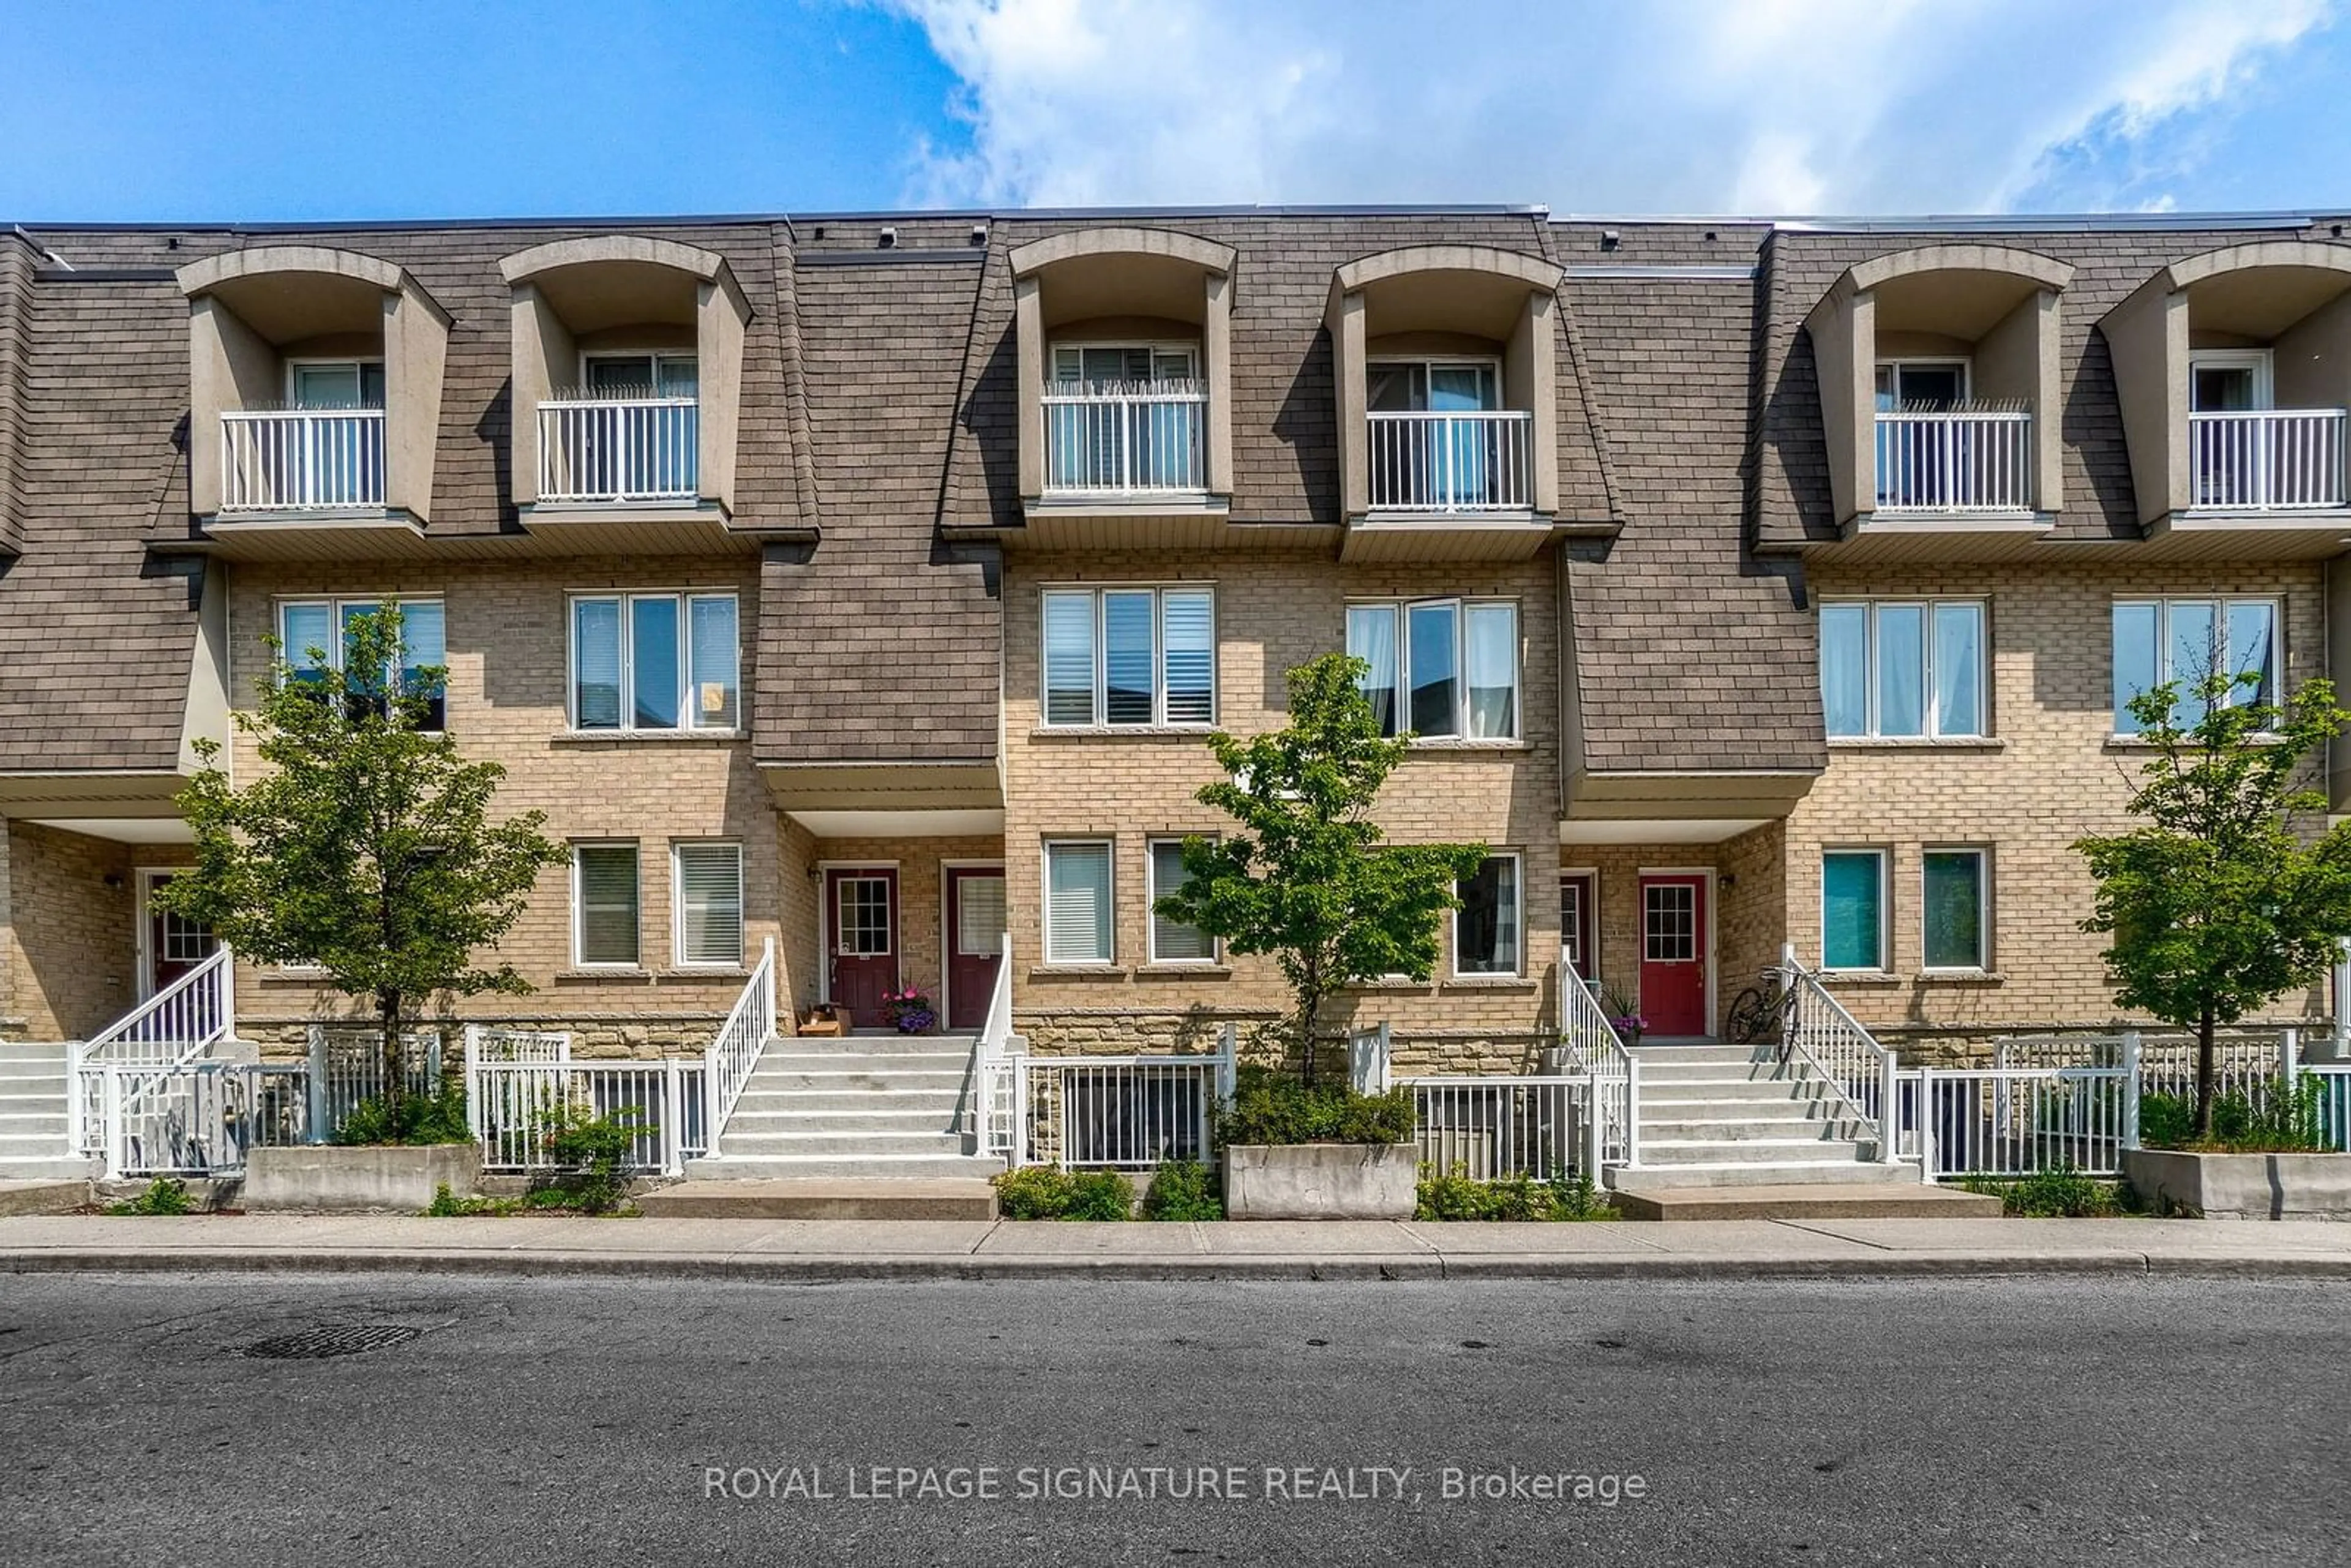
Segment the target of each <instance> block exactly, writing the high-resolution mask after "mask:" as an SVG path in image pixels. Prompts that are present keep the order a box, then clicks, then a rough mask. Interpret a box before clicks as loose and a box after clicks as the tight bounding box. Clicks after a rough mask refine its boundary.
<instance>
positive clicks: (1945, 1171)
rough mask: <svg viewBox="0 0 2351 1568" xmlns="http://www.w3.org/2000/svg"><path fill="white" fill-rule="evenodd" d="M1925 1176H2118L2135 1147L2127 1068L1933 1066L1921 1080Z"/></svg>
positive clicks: (2134, 1104) (2134, 1102)
mask: <svg viewBox="0 0 2351 1568" xmlns="http://www.w3.org/2000/svg"><path fill="white" fill-rule="evenodd" d="M1922 1083H1923V1090H1922V1092H1923V1093H1924V1095H1925V1104H1924V1106H1923V1122H1922V1125H1921V1129H1920V1130H1921V1134H1922V1137H1923V1139H1924V1141H1925V1148H1924V1153H1925V1155H1926V1174H1927V1175H1928V1176H1930V1177H1935V1176H2030V1175H2032V1174H2034V1173H2035V1172H2040V1171H2049V1170H2057V1169H2071V1170H2075V1171H2079V1172H2081V1173H2083V1174H2084V1175H2086V1176H2116V1175H2119V1174H2120V1173H2121V1170H2122V1152H2123V1150H2124V1149H2126V1148H2129V1147H2133V1146H2135V1145H2136V1144H2137V1125H2136V1116H2137V1094H2136V1093H2135V1092H2134V1090H2133V1085H2132V1082H2131V1076H2130V1072H2129V1071H2128V1069H2127V1068H2125V1067H2119V1066H2117V1067H2071V1068H2067V1067H2035V1068H2014V1069H2010V1070H2007V1071H2001V1070H1998V1069H1991V1068H1973V1069H1964V1070H1954V1071H1944V1070H1941V1069H1937V1070H1935V1071H1929V1072H1927V1073H1925V1074H1924V1075H1923V1078H1922Z"/></svg>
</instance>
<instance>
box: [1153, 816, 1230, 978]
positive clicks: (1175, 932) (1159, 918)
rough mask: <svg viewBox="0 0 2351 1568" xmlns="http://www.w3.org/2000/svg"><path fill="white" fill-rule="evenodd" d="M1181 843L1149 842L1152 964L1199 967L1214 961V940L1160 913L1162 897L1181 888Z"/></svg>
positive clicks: (1182, 853)
mask: <svg viewBox="0 0 2351 1568" xmlns="http://www.w3.org/2000/svg"><path fill="white" fill-rule="evenodd" d="M1189 875H1190V873H1187V872H1186V871H1185V869H1184V841H1183V840H1181V839H1154V840H1152V841H1151V906H1152V908H1151V961H1152V962H1153V963H1155V964H1199V963H1207V962H1210V961H1212V960H1213V959H1215V957H1216V956H1217V941H1216V938H1215V937H1213V936H1209V935H1208V934H1207V932H1205V931H1203V930H1201V929H1200V928H1199V927H1198V926H1196V925H1184V924H1183V923H1182V922H1180V921H1175V920H1170V919H1168V918H1167V917H1166V916H1165V915H1162V914H1160V913H1159V900H1160V898H1161V896H1162V895H1163V894H1170V893H1173V892H1175V890H1176V889H1177V888H1179V887H1181V886H1183V885H1184V883H1185V882H1186V880H1187V879H1188V877H1189Z"/></svg>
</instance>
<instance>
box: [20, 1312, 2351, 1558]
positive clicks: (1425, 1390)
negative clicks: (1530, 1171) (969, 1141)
mask: <svg viewBox="0 0 2351 1568" xmlns="http://www.w3.org/2000/svg"><path fill="white" fill-rule="evenodd" d="M355 1328H356V1329H383V1330H389V1331H402V1330H415V1331H419V1332H417V1333H414V1334H413V1336H412V1337H407V1338H405V1339H403V1340H401V1341H400V1342H399V1343H386V1344H382V1345H381V1346H380V1347H378V1348H374V1349H370V1350H366V1351H363V1352H359V1353H356V1354H340V1355H336V1356H332V1357H328V1358H323V1359H275V1358H267V1357H262V1356H257V1355H254V1354H249V1351H250V1348H251V1347H253V1346H255V1345H256V1344H259V1343H263V1342H266V1341H269V1340H272V1339H280V1338H283V1337H285V1336H289V1335H301V1334H305V1333H311V1332H312V1331H319V1330H325V1331H331V1332H333V1333H340V1332H341V1331H345V1330H350V1329H355ZM381 1337H384V1338H392V1337H393V1335H392V1334H391V1333H386V1334H385V1335H383V1336H381ZM2346 1411H2351V1290H2346V1289H2345V1288H2344V1287H2342V1286H2340V1285H2326V1284H2314V1283H2300V1282H2290V1281H2278V1282H2270V1283H2260V1284H2254V1283H2244V1284H2238V1283H2231V1282H2226V1281H2194V1280H2170V1281H2148V1280H2127V1279H2114V1280H2107V1279H2073V1280H2061V1279H2044V1280H2007V1281H2000V1280H1993V1281H1948V1282H1945V1281H1839V1282H1828V1283H1819V1284H1810V1283H1774V1282H1701V1281H1676V1282H1662V1281H1627V1282H1622V1283H1617V1282H1593V1281H1559V1282H1546V1281H1496V1282H1492V1283H1468V1282H1453V1283H1444V1284H1395V1283H1390V1284H1370V1283H1364V1284H1321V1285H1316V1284H1221V1285H1211V1284H1197V1285H1194V1284H1109V1283H1089V1282H1083V1281H1051V1282H1040V1283H1035V1284H1027V1283H1022V1284H1003V1283H998V1284H953V1283H943V1282H942V1283H924V1284H906V1285H896V1286H891V1285H819V1286H789V1287H777V1286H750V1285H732V1284H719V1283H680V1282H674V1281H609V1282H608V1281H587V1282H583V1281H573V1280H553V1279H550V1280H494V1279H479V1278H468V1279H444V1278H434V1277H419V1278H415V1279H404V1278H402V1279H387V1278H384V1277H382V1276H372V1277H366V1278H345V1279H335V1278H294V1277H277V1276H257V1275H209V1276H193V1275H192V1276H168V1275H166V1276H141V1277H137V1278H130V1277H105V1276H79V1277H75V1276H58V1277H41V1276H28V1275H17V1276H9V1275H0V1562H5V1563H28V1564H30V1563H38V1564H44V1565H61V1564H68V1563H204V1564H224V1565H230V1568H243V1565H246V1564H260V1563H305V1564H322V1563H398V1564H401V1565H402V1568H437V1565H439V1564H444V1563H448V1564H456V1563H467V1564H472V1563H481V1564H492V1565H495V1568H521V1565H524V1564H530V1563H598V1564H618V1563H649V1564H669V1563H986V1564H989V1565H990V1568H1026V1565H1028V1564H1031V1563H1087V1564H1111V1563H1184V1564H1192V1563H1285V1564H1286V1563H1311V1564H1339V1563H1505V1562H1507V1563H1563V1564H1575V1563H1693V1564H1718V1563H1724V1564H1728V1563H1809V1564H1838V1565H1842V1564H1847V1563H1880V1562H1883V1563H1895V1562H1899V1563H2130V1564H2134V1565H2141V1564H2155V1563H2195V1564H2199V1565H2204V1564H2222V1563H2280V1564H2283V1563H2342V1562H2345V1561H2351V1518H2346V1511H2345V1510H2344V1508H2343V1507H2342V1502H2341V1500H2342V1495H2343V1489H2344V1484H2345V1483H2344V1480H2343V1475H2344V1464H2343V1459H2342V1448H2343V1432H2344V1426H2345V1418H2346ZM1512 1466H1515V1467H1517V1469H1518V1471H1519V1472H1520V1475H1519V1480H1518V1488H1517V1490H1518V1492H1519V1493H1520V1495H1515V1496H1514V1495H1511V1492H1512V1486H1511V1481H1510V1467H1512ZM1088 1467H1092V1473H1091V1474H1090V1473H1089V1470H1088ZM876 1468H879V1469H881V1470H882V1471H883V1474H882V1475H880V1476H877V1475H876V1474H875V1470H876ZM1448 1469H1452V1470H1457V1471H1459V1472H1462V1473H1463V1474H1462V1477H1461V1478H1460V1479H1458V1481H1457V1482H1456V1483H1455V1484H1454V1486H1453V1487H1452V1488H1450V1489H1448V1487H1447V1475H1446V1472H1447V1470H1448ZM926 1470H927V1471H929V1472H930V1473H929V1475H928V1476H927V1477H926V1476H925V1471H926ZM1203 1471H1207V1472H1208V1473H1207V1474H1206V1475H1204V1474H1203ZM1400 1471H1408V1472H1409V1473H1408V1474H1405V1475H1401V1476H1399V1475H1398V1474H1397V1473H1396V1472H1400ZM1333 1472H1335V1473H1333ZM1489 1474H1491V1475H1499V1477H1500V1478H1501V1479H1499V1481H1494V1482H1481V1481H1478V1480H1474V1479H1469V1478H1470V1477H1473V1476H1479V1475H1489ZM1559 1474H1567V1475H1570V1476H1580V1477H1584V1478H1591V1479H1587V1480H1586V1481H1583V1482H1581V1483H1579V1482H1577V1481H1574V1480H1570V1481H1569V1482H1567V1483H1565V1485H1564V1490H1565V1492H1566V1494H1567V1495H1565V1496H1564V1497H1552V1498H1549V1499H1546V1498H1544V1497H1541V1495H1539V1493H1540V1491H1541V1483H1538V1482H1535V1481H1532V1480H1531V1479H1530V1478H1531V1477H1532V1476H1537V1475H1541V1476H1554V1475H1559ZM714 1478H715V1479H714ZM1635 1478H1638V1483H1637V1487H1636V1484H1635ZM1554 1484H1558V1483H1554ZM1090 1488H1091V1489H1093V1490H1104V1489H1107V1490H1113V1491H1116V1490H1122V1489H1123V1490H1125V1491H1126V1493H1127V1495H1125V1496H1123V1497H1122V1496H1116V1495H1113V1496H1094V1497H1089V1496H1087V1495H1085V1494H1086V1493H1087V1491H1088V1490H1090ZM1486 1488H1491V1489H1494V1490H1499V1491H1500V1492H1501V1493H1502V1494H1503V1495H1501V1496H1499V1497H1489V1496H1481V1495H1478V1493H1479V1491H1480V1490H1483V1489H1486ZM1580 1488H1581V1489H1582V1495H1581V1496H1579V1495H1577V1494H1578V1491H1579V1489H1580ZM1448 1490H1454V1491H1456V1492H1458V1493H1461V1494H1463V1495H1458V1496H1451V1497H1448V1496H1447V1491H1448ZM958 1491H961V1492H966V1493H969V1494H973V1495H966V1496H956V1495H955V1494H956V1492H958ZM991 1491H992V1492H993V1494H994V1495H986V1494H987V1493H989V1492H991ZM1071 1491H1074V1492H1075V1493H1076V1494H1077V1495H1074V1496H1065V1495H1061V1494H1063V1493H1065V1492H1071ZM1212 1491H1213V1493H1214V1494H1215V1495H1207V1494H1209V1493H1210V1492H1212ZM1636 1491H1637V1492H1638V1494H1639V1495H1637V1496H1635V1492H1636ZM825 1493H831V1495H830V1496H826V1495H822V1494H825ZM876 1493H880V1494H883V1495H879V1496H877V1495H874V1494H876ZM1154 1493H1156V1494H1157V1495H1155V1496H1154V1495H1153V1494H1154ZM746 1494H747V1495H746ZM899 1494H912V1495H899ZM1612 1495H1613V1496H1614V1502H1613V1504H1612V1503H1610V1502H1608V1501H1606V1500H1604V1499H1605V1498H1606V1497H1608V1496H1612Z"/></svg>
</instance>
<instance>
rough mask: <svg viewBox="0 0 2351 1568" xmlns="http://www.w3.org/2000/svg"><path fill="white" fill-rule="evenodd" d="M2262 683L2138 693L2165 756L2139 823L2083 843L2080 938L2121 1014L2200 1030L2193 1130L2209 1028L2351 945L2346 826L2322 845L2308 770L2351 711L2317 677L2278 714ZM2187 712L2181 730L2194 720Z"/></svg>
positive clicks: (2147, 788)
mask: <svg viewBox="0 0 2351 1568" xmlns="http://www.w3.org/2000/svg"><path fill="white" fill-rule="evenodd" d="M2260 685H2261V683H2260V680H2259V678H2258V677H2257V676H2253V675H2231V674H2225V673H2224V674H2211V675H2207V676H2203V677H2201V678H2199V679H2196V680H2193V681H2190V682H2188V683H2186V685H2185V687H2184V695H2183V686H2182V684H2181V683H2179V682H2171V683H2168V684H2166V685H2159V686H2156V687H2153V688H2152V689H2150V690H2148V691H2147V692H2146V693H2144V694H2142V695H2140V696H2138V697H2137V699H2135V700H2134V701H2133V702H2132V703H2131V705H2130V706H2131V713H2132V714H2133V715H2134V716H2136V717H2137V720H2138V724H2139V738H2140V739H2141V740H2143V741H2145V742H2146V743H2147V745H2149V746H2151V747H2154V749H2155V757H2154V758H2153V759H2152V760H2150V761H2149V762H2148V763H2147V766H2146V767H2145V768H2143V769H2141V773H2142V776H2143V782H2142V783H2141V784H2140V785H2139V786H2138V789H2137V792H2136V793H2134V794H2133V795H2132V797H2131V802H2130V810H2131V813H2132V815H2134V816H2136V817H2137V818H2139V819H2140V820H2141V821H2140V825H2139V826H2137V827H2135V828H2133V829H2131V830H2130V831H2127V832H2122V833H2116V834H2111V835H2103V836H2094V837H2089V838H2085V839H2082V840H2080V841H2078V842H2076V843H2075V844H2074V848H2075V849H2076V850H2078V851H2080V852H2082V854H2083V855H2084V856H2085V857H2086V858H2087V860H2088V861H2089V864H2090V874H2091V875H2092V876H2093V877H2095V878H2096V879H2097V901H2096V904H2095V913H2094V914H2093V915H2091V917H2090V918H2089V919H2087V920H2085V921H2084V922H2082V929H2083V930H2085V931H2090V932H2097V933H2101V934H2105V935H2109V936H2112V937H2113V946H2110V947H2108V948H2107V949H2106V950H2105V955H2104V956H2105V961H2106V969H2107V973H2108V975H2109V977H2111V978H2112V979H2113V981H2114V983H2115V998H2116V1001H2118V1002H2120V1003H2121V1004H2122V1005H2123V1006H2124V1007H2126V1008H2136V1009H2141V1010H2143V1011H2146V1012H2148V1013H2152V1014H2154V1015H2155V1016H2156V1017H2157V1018H2158V1019H2162V1020H2164V1021H2165V1022H2166V1023H2171V1024H2178V1025H2179V1026H2181V1027H2182V1028H2187V1029H2192V1030H2195V1031H2196V1133H2197V1135H2198V1136H2199V1137H2201V1136H2204V1135H2205V1134H2209V1133H2210V1131H2211V1129H2212V1082H2213V1066H2212V1031H2213V1030H2214V1028H2215V1027H2216V1026H2218V1025H2220V1024H2226V1023H2234V1022H2236V1021H2237V1020H2238V1019H2241V1018H2242V1017H2244V1016H2245V1014H2247V1013H2248V1012H2251V1011H2252V1010H2253V1009H2256V1008H2259V1007H2261V1006H2262V1004H2263V1003H2265V1002H2267V1001H2269V1000H2270V999H2271V998H2273V997H2276V996H2278V995H2279V994H2280V993H2282V992H2283V991H2286V990H2289V989H2292V988H2295V987H2299V986H2307V985H2310V984H2312V983H2314V982H2315V981H2317V980H2318V979H2320V978H2321V977H2324V976H2325V973H2326V971H2327V969H2328V968H2329V967H2330V966H2332V965H2333V964H2334V962H2335V956H2336V954H2337V951H2338V944H2339V941H2340V939H2341V938H2342V937H2344V936H2351V823H2346V824H2340V825H2338V826H2336V827H2335V828H2333V829H2330V830H2328V831H2326V832H2325V833H2324V834H2323V835H2320V836H2317V837H2315V838H2311V837H2306V836H2304V833H2303V832H2300V831H2297V825H2298V824H2301V825H2304V826H2306V825H2307V824H2309V823H2310V822H2311V821H2313V820H2314V819H2321V818H2323V814H2324V813H2325V810H2326V797H2325V795H2324V794H2323V793H2321V792H2320V791H2318V790H2316V789H2312V788H2310V787H2309V776H2308V773H2307V771H2306V770H2305V767H2304V765H2305V763H2306V762H2307V761H2309V760H2310V759H2311V758H2314V757H2322V756H2323V755H2324V754H2325V747H2326V745H2327V743H2328V742H2329V741H2330V740H2332V739H2333V738H2334V737H2335V736H2336V735H2337V734H2338V733H2340V731H2341V730H2342V728H2343V727H2344V725H2345V723H2346V721H2351V714H2346V713H2345V712H2344V711H2343V710H2342V709H2341V708H2338V707H2336V706H2335V691H2334V688H2333V687H2332V686H2331V685H2329V684H2328V683H2326V682H2325V681H2319V680H2314V681H2307V682H2304V684H2303V685H2302V686H2301V688H2300V689H2299V690H2297V691H2296V692H2295V693H2294V695H2293V696H2292V697H2291V698H2289V699H2288V700H2287V701H2286V702H2284V703H2283V704H2278V703H2270V702H2263V701H2261V700H2259V692H2260ZM2183 716H2192V718H2191V721H2190V722H2189V723H2187V724H2185V725H2184V726H2183V725H2182V723H2181V722H2180V721H2181V718H2182V717H2183Z"/></svg>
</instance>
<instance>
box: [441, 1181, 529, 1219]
mask: <svg viewBox="0 0 2351 1568" xmlns="http://www.w3.org/2000/svg"><path fill="white" fill-rule="evenodd" d="M514 1211H515V1203H514V1200H513V1199H511V1198H504V1197H475V1196H474V1195H473V1194H471V1193H468V1194H466V1195H465V1197H458V1196H457V1195H456V1194H455V1193H453V1192H451V1191H450V1190H449V1184H448V1183H447V1182H445V1181H444V1182H442V1183H440V1184H439V1185H438V1186H434V1189H433V1201H432V1202H431V1203H430V1204H428V1205H426V1206H425V1209H424V1212H425V1214H426V1216H427V1217H428V1218H434V1219H453V1218H454V1219H468V1218H473V1217H475V1215H483V1214H512V1213H513V1212H514Z"/></svg>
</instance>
